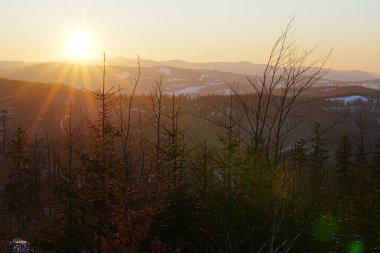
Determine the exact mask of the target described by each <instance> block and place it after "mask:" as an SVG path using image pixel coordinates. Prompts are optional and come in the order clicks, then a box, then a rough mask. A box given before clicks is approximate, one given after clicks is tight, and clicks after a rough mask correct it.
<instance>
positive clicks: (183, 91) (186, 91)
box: [165, 86, 204, 95]
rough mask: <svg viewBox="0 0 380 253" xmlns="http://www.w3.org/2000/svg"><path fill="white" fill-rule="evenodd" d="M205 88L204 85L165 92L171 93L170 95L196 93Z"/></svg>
mask: <svg viewBox="0 0 380 253" xmlns="http://www.w3.org/2000/svg"><path fill="white" fill-rule="evenodd" d="M203 88H204V86H194V87H186V88H184V89H179V90H175V91H170V92H165V94H170V95H182V94H194V93H199V91H200V90H201V89H203Z"/></svg>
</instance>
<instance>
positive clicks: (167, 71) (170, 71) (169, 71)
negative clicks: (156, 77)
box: [158, 67, 172, 76]
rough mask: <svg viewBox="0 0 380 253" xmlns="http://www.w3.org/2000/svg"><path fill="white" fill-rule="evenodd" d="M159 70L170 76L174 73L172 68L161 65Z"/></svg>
mask: <svg viewBox="0 0 380 253" xmlns="http://www.w3.org/2000/svg"><path fill="white" fill-rule="evenodd" d="M158 71H160V72H161V73H163V74H164V75H167V76H170V75H171V74H172V70H171V69H170V68H164V67H160V68H159V69H158Z"/></svg>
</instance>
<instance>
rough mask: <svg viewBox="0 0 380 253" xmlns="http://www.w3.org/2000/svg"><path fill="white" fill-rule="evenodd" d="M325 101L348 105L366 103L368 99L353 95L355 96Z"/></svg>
mask: <svg viewBox="0 0 380 253" xmlns="http://www.w3.org/2000/svg"><path fill="white" fill-rule="evenodd" d="M327 100H328V101H333V102H342V103H344V104H349V103H352V102H354V101H359V100H360V101H362V102H367V101H368V98H367V97H364V96H359V95H355V96H347V97H337V98H329V99H327Z"/></svg>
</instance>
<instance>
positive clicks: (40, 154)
mask: <svg viewBox="0 0 380 253" xmlns="http://www.w3.org/2000/svg"><path fill="white" fill-rule="evenodd" d="M291 25H292V24H291V23H290V24H289V26H288V27H287V28H286V29H285V31H284V32H283V33H282V34H281V36H280V37H279V38H278V40H277V41H276V43H275V44H274V46H273V48H272V51H271V54H270V55H269V58H268V62H267V65H266V68H265V70H264V72H263V73H262V75H261V76H258V77H257V78H250V77H247V78H248V81H249V84H250V87H251V92H250V93H246V92H242V91H241V90H240V89H239V83H233V82H232V83H226V88H228V89H229V95H210V96H202V97H189V96H177V95H172V94H167V93H165V92H164V86H165V80H164V79H160V80H157V81H156V82H155V83H153V84H152V88H151V91H150V93H149V94H138V93H136V90H137V89H138V85H139V82H140V80H141V78H142V77H143V76H142V73H141V71H139V72H138V75H137V76H136V78H135V80H134V83H133V86H132V87H130V88H129V91H130V92H128V93H125V92H123V90H122V89H121V88H119V87H118V86H116V85H113V84H106V83H105V77H106V75H107V64H106V57H105V55H104V65H103V73H102V74H103V86H102V87H100V88H99V89H94V90H87V89H76V88H72V87H68V86H66V85H63V84H27V83H18V84H17V85H19V87H20V88H18V89H16V90H15V91H14V92H13V93H12V92H11V91H10V90H12V88H13V87H14V86H15V85H16V84H15V83H12V82H14V81H10V80H5V79H2V80H0V89H1V92H2V93H3V94H8V95H9V94H11V95H9V97H8V96H5V95H1V96H2V101H1V102H2V103H1V104H0V106H1V108H0V109H1V112H0V119H1V122H0V130H1V137H0V141H1V148H0V169H1V171H0V174H1V175H0V203H1V205H0V251H1V252H8V251H7V250H10V249H9V245H8V243H7V242H9V241H10V240H12V239H13V238H22V239H23V240H26V241H28V242H30V243H31V244H32V245H33V248H34V249H35V250H36V251H37V252H67V253H68V252H120V253H122V252H152V253H153V252H154V253H160V252H271V253H272V252H350V253H359V252H378V251H380V232H379V229H378V226H379V225H380V224H379V223H380V199H379V193H380V133H379V132H378V126H377V124H379V122H377V121H376V120H375V116H374V115H377V116H378V114H379V99H378V98H376V99H374V101H372V105H371V106H372V107H371V108H372V109H371V108H366V107H364V106H362V105H363V104H364V103H360V101H359V102H356V104H355V103H353V104H351V107H349V108H347V106H342V108H341V110H338V111H337V113H335V114H334V112H330V111H329V110H326V108H328V107H327V106H328V105H334V106H335V107H333V108H336V107H337V104H338V102H339V101H338V102H337V100H334V99H330V100H326V99H323V100H318V101H317V102H315V101H314V102H313V101H312V100H315V98H311V97H310V96H308V95H307V94H308V92H310V91H311V90H313V89H314V87H313V85H314V84H315V83H316V82H318V81H320V80H321V79H322V78H323V77H324V76H325V75H326V73H327V70H326V69H325V63H326V61H327V59H328V57H329V54H327V55H326V56H323V57H321V58H314V57H313V53H314V49H311V50H306V51H305V50H303V49H301V48H300V47H299V46H298V45H297V43H295V42H294V40H293V38H292V37H291V36H290V34H289V33H290V29H291ZM137 64H139V62H138V63H137ZM138 69H139V70H140V67H139V68H138ZM9 83H12V85H9ZM33 90H34V91H33ZM21 91H23V93H22V92H21ZM33 92H34V93H33ZM20 94H23V95H20ZM52 94H53V95H52ZM376 96H378V94H377V95H376ZM21 97H22V99H21ZM37 98H38V99H37ZM36 101H38V102H36ZM46 101H49V103H50V104H46V103H47V102H46ZM34 103H41V105H38V106H37V105H35V104H34ZM317 107H318V110H317V109H316V108H317ZM54 108H55V109H54ZM57 108H59V109H57ZM321 108H322V109H321ZM323 109H325V110H323ZM56 110H60V111H59V113H58V112H57V111H56ZM316 110H317V111H316ZM26 111H27V113H25V112H26ZM21 112H24V113H23V114H22V113H21ZM344 112H347V114H344ZM328 113H331V115H330V118H329V119H325V118H324V115H327V114H328ZM343 116H344V117H343ZM31 118H33V120H31ZM45 119H47V120H45ZM337 120H341V121H340V123H339V124H338V123H337V122H338V121H337ZM36 122H37V123H36ZM350 126H352V127H350Z"/></svg>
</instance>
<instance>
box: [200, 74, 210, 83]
mask: <svg viewBox="0 0 380 253" xmlns="http://www.w3.org/2000/svg"><path fill="white" fill-rule="evenodd" d="M208 77H209V75H207V74H201V75H200V76H199V78H198V80H199V81H203V80H204V79H205V78H208Z"/></svg>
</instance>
